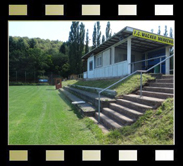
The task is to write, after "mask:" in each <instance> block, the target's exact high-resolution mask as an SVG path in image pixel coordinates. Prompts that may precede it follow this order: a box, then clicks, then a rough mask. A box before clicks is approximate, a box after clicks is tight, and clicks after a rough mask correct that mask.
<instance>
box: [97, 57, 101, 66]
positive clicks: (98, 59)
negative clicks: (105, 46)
mask: <svg viewBox="0 0 183 166" xmlns="http://www.w3.org/2000/svg"><path fill="white" fill-rule="evenodd" d="M100 66H102V55H99V56H97V57H96V67H100Z"/></svg>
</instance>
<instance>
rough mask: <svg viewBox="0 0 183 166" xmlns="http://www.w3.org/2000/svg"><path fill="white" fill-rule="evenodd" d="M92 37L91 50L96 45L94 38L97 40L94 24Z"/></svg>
mask: <svg viewBox="0 0 183 166" xmlns="http://www.w3.org/2000/svg"><path fill="white" fill-rule="evenodd" d="M92 36H93V38H92V41H93V46H92V49H93V48H95V47H96V46H97V43H96V38H97V30H96V24H94V28H93V35H92Z"/></svg>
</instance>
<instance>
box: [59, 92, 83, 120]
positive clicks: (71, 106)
mask: <svg viewBox="0 0 183 166" xmlns="http://www.w3.org/2000/svg"><path fill="white" fill-rule="evenodd" d="M58 95H59V96H60V98H61V99H62V100H63V101H64V102H65V103H66V104H67V105H68V106H69V107H70V108H71V109H70V110H69V111H73V112H74V114H76V115H77V117H78V118H79V119H82V118H83V115H82V114H81V113H80V112H79V110H78V109H77V108H76V106H74V105H72V104H71V102H70V101H69V100H68V99H67V97H66V96H65V95H64V94H62V93H61V92H60V93H59V94H58Z"/></svg>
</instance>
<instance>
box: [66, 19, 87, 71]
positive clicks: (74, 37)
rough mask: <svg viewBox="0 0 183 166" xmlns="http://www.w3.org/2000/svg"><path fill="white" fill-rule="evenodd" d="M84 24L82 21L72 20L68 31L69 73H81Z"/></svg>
mask: <svg viewBox="0 0 183 166" xmlns="http://www.w3.org/2000/svg"><path fill="white" fill-rule="evenodd" d="M84 37H85V26H84V24H83V23H81V24H80V25H79V22H72V25H71V30H70V32H69V43H70V44H69V65H70V70H71V73H72V74H73V73H74V74H80V73H81V66H82V63H81V56H82V54H83V48H84Z"/></svg>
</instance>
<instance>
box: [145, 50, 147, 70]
mask: <svg viewBox="0 0 183 166" xmlns="http://www.w3.org/2000/svg"><path fill="white" fill-rule="evenodd" d="M147 59H148V53H147V52H146V53H145V60H147ZM147 66H148V61H145V69H146V70H147Z"/></svg>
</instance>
